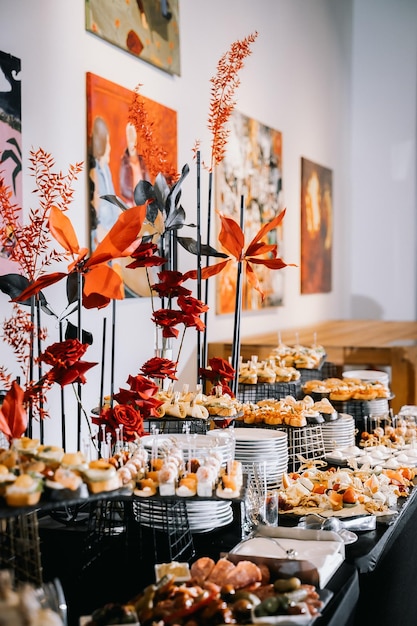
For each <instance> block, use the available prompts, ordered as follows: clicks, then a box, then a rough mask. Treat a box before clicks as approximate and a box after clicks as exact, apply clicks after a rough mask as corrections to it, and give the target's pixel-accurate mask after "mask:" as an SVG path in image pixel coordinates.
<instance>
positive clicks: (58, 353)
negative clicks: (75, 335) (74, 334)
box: [38, 339, 88, 367]
mask: <svg viewBox="0 0 417 626" xmlns="http://www.w3.org/2000/svg"><path fill="white" fill-rule="evenodd" d="M87 348H88V344H87V343H81V341H79V339H66V340H65V341H59V342H57V343H53V344H52V345H51V346H49V347H48V348H47V349H46V350H45V351H44V352H43V353H42V354H41V355H40V356H39V359H38V360H39V361H42V362H44V363H47V364H48V365H53V366H55V365H60V366H64V367H68V366H69V365H72V364H73V363H75V362H76V361H78V360H79V359H80V358H81V357H82V356H83V355H84V354H85V352H86V350H87Z"/></svg>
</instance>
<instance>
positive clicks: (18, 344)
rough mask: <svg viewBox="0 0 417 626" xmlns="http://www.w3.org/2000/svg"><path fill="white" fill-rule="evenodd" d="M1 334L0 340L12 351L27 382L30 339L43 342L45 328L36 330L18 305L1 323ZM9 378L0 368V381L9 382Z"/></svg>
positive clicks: (14, 306) (45, 335)
mask: <svg viewBox="0 0 417 626" xmlns="http://www.w3.org/2000/svg"><path fill="white" fill-rule="evenodd" d="M2 326H3V334H2V336H1V338H2V339H3V341H4V343H5V344H7V345H9V346H11V348H12V349H13V351H14V353H15V356H16V361H17V363H18V364H19V365H20V367H21V369H22V372H23V374H24V376H25V379H26V380H29V368H30V361H31V353H30V352H31V350H30V349H31V339H30V338H31V337H33V338H34V341H36V338H37V337H38V336H39V340H40V341H45V339H46V337H47V331H46V328H40V329H37V328H36V326H35V325H34V324H33V322H32V321H31V316H30V314H29V313H26V312H25V311H23V309H21V308H20V307H19V306H18V305H16V304H15V305H13V315H12V316H11V317H10V318H9V319H6V320H4V321H3V325H2ZM10 380H11V379H10V376H9V375H8V374H7V370H6V368H0V381H2V382H4V383H7V382H10Z"/></svg>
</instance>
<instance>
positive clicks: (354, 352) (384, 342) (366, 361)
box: [208, 320, 417, 413]
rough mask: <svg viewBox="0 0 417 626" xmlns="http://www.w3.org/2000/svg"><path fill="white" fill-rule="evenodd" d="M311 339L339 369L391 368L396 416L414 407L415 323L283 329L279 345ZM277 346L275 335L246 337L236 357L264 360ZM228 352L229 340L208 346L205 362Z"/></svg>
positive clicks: (416, 374)
mask: <svg viewBox="0 0 417 626" xmlns="http://www.w3.org/2000/svg"><path fill="white" fill-rule="evenodd" d="M315 338H316V341H317V343H319V344H320V345H322V346H324V348H325V349H326V353H327V360H328V361H329V362H331V363H334V364H335V365H337V366H340V368H344V367H345V366H353V368H355V369H356V367H358V366H359V367H360V368H362V366H367V367H370V368H372V369H378V368H381V367H390V368H391V385H390V386H391V390H392V392H393V394H394V396H395V397H394V398H393V400H392V402H391V406H392V408H393V410H394V412H395V413H397V412H398V411H399V409H400V408H401V406H403V405H405V404H417V322H412V321H406V322H394V321H382V320H332V321H327V322H319V323H317V324H314V325H311V326H304V327H301V328H295V329H286V330H283V331H281V341H282V342H283V343H285V344H287V345H294V344H295V343H296V339H297V341H298V342H299V343H300V344H301V345H306V346H308V345H312V344H313V343H314V340H315ZM277 345H278V333H277V332H275V333H274V332H269V333H266V334H261V335H256V336H252V337H244V338H242V340H241V348H240V353H241V356H242V357H243V359H244V360H246V359H249V358H250V357H251V356H252V354H256V355H258V357H259V359H265V358H266V357H268V355H269V354H270V353H271V350H272V349H273V348H274V347H276V346H277ZM231 354H232V344H231V343H230V342H225V343H222V342H216V343H209V345H208V358H212V357H214V356H217V357H222V358H224V359H227V358H228V357H229V356H230V355H231Z"/></svg>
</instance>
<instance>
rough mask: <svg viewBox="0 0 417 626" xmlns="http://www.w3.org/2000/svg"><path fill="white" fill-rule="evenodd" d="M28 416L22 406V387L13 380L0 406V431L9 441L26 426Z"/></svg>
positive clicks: (20, 434)
mask: <svg viewBox="0 0 417 626" xmlns="http://www.w3.org/2000/svg"><path fill="white" fill-rule="evenodd" d="M27 423H28V417H27V414H26V410H25V408H24V392H23V389H22V388H21V387H20V386H19V385H18V384H17V382H16V381H13V383H12V386H11V387H10V389H9V391H8V392H7V394H6V395H5V397H4V399H3V404H2V405H1V406H0V431H1V432H2V433H3V434H4V436H5V437H6V438H7V440H8V441H9V443H11V442H12V440H13V439H18V438H19V437H21V436H22V435H23V433H24V432H25V430H26V428H27Z"/></svg>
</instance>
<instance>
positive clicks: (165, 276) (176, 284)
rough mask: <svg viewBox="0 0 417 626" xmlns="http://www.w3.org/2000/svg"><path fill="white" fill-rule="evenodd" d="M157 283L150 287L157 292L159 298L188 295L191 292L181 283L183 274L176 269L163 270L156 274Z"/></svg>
mask: <svg viewBox="0 0 417 626" xmlns="http://www.w3.org/2000/svg"><path fill="white" fill-rule="evenodd" d="M158 278H159V281H160V282H159V283H156V284H155V285H152V289H154V290H155V291H156V292H158V293H159V295H160V296H161V298H174V297H176V296H181V295H182V296H189V295H190V294H191V293H192V292H191V291H190V290H189V289H186V288H185V287H182V286H181V284H182V283H183V282H184V280H185V278H184V274H182V273H181V272H178V271H176V270H164V271H163V272H159V274H158Z"/></svg>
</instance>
